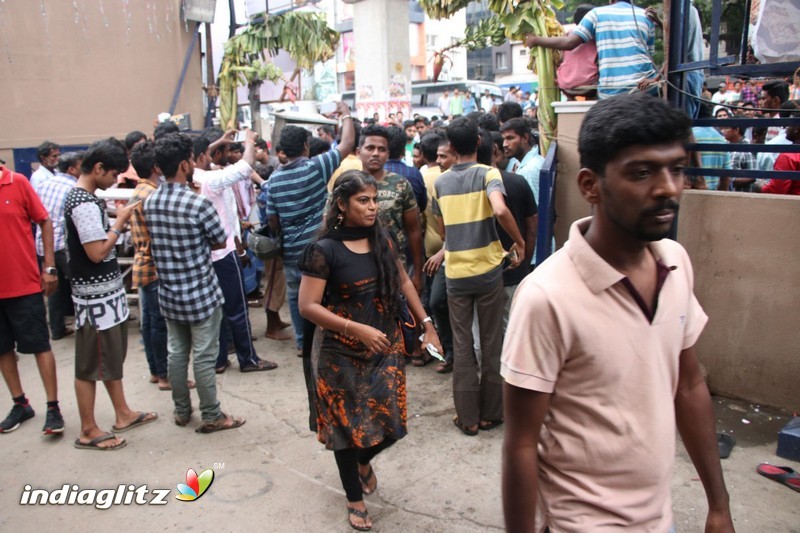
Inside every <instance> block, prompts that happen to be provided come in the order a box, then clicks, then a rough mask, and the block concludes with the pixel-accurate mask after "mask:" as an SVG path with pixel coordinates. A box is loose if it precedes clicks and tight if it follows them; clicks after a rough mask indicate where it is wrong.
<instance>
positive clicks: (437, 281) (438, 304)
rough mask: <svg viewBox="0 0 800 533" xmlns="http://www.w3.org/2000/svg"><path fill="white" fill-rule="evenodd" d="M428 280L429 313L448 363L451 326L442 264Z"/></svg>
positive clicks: (450, 354)
mask: <svg viewBox="0 0 800 533" xmlns="http://www.w3.org/2000/svg"><path fill="white" fill-rule="evenodd" d="M428 279H429V280H430V286H431V297H430V306H431V315H433V321H434V322H435V323H436V331H437V332H438V333H439V341H440V342H441V343H442V348H444V358H445V359H446V360H447V362H448V363H452V362H453V328H452V327H451V326H450V311H449V307H448V305H447V284H446V282H445V277H444V265H442V266H441V267H439V270H437V271H436V274H434V275H433V277H432V278H428Z"/></svg>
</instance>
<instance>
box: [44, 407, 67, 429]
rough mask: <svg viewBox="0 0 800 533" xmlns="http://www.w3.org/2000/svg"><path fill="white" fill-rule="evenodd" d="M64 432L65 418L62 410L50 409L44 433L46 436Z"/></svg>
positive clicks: (45, 420) (45, 421)
mask: <svg viewBox="0 0 800 533" xmlns="http://www.w3.org/2000/svg"><path fill="white" fill-rule="evenodd" d="M63 432H64V417H63V416H61V410H60V409H48V410H47V416H46V417H45V419H44V427H43V428H42V433H43V434H45V435H56V434H60V433H63Z"/></svg>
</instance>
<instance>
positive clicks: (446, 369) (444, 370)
mask: <svg viewBox="0 0 800 533" xmlns="http://www.w3.org/2000/svg"><path fill="white" fill-rule="evenodd" d="M452 371H453V363H452V362H450V363H439V364H438V365H436V373H437V374H449V373H450V372H452Z"/></svg>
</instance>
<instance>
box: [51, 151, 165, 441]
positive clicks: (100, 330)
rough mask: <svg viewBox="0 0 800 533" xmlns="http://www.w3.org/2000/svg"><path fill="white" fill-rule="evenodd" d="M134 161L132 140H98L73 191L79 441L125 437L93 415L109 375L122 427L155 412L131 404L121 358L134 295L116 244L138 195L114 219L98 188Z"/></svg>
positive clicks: (70, 236) (70, 250)
mask: <svg viewBox="0 0 800 533" xmlns="http://www.w3.org/2000/svg"><path fill="white" fill-rule="evenodd" d="M127 168H128V156H127V154H126V151H125V146H124V145H123V144H122V143H121V142H119V141H118V140H116V139H113V138H111V139H106V140H102V141H98V142H96V143H94V144H93V145H92V146H91V147H90V148H89V150H88V151H87V152H86V155H85V157H84V159H83V162H82V163H81V176H80V178H78V182H77V183H76V185H75V188H74V189H72V190H71V191H70V192H69V194H68V195H67V200H66V203H65V207H64V218H65V223H66V236H67V257H68V261H69V275H70V283H71V285H72V301H73V303H74V304H75V327H76V335H75V395H76V397H77V401H78V411H79V413H80V417H81V433H80V436H79V438H78V439H76V440H75V447H76V448H79V449H86V450H116V449H119V448H122V447H123V446H125V444H126V441H125V439H121V438H118V437H117V436H116V435H114V434H113V433H110V432H106V431H103V430H102V429H100V428H99V427H98V425H97V422H96V421H95V418H94V399H95V393H96V384H97V382H98V381H102V382H103V384H104V385H105V386H106V390H107V391H108V395H109V397H110V398H111V403H112V404H113V405H114V413H115V414H116V423H115V424H114V425H113V426H112V428H111V429H112V430H114V431H115V432H122V431H127V430H129V429H132V428H134V427H137V426H140V425H142V424H146V423H148V422H152V421H154V420H156V419H157V418H158V415H157V414H156V413H140V412H136V411H133V410H131V409H130V407H128V403H127V401H126V400H125V393H124V391H123V389H122V364H123V362H124V361H125V355H126V352H127V346H128V331H127V320H128V315H129V312H128V302H127V299H126V296H125V289H124V287H123V284H122V275H121V274H120V270H119V265H118V264H117V256H116V250H115V245H116V243H117V239H119V236H120V233H121V232H122V230H124V229H125V225H126V224H127V221H128V219H129V218H130V216H131V213H132V212H133V209H134V208H136V207H137V206H138V205H139V202H134V203H133V204H130V205H127V206H123V207H119V208H117V218H116V220H115V222H114V225H113V226H111V225H110V224H109V220H108V215H107V214H106V210H105V203H104V202H103V201H102V200H100V199H99V198H98V197H97V196H95V194H94V193H95V191H96V190H97V189H105V188H107V187H110V186H111V185H112V184H114V183H115V182H116V180H117V175H118V174H119V173H120V172H124V171H125V170H127Z"/></svg>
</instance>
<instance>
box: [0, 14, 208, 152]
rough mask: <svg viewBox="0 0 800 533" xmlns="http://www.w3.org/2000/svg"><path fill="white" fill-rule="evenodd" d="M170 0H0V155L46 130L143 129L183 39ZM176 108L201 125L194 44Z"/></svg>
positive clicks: (159, 104)
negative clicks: (110, 0)
mask: <svg viewBox="0 0 800 533" xmlns="http://www.w3.org/2000/svg"><path fill="white" fill-rule="evenodd" d="M193 27H194V23H189V24H188V26H187V25H185V24H184V22H183V21H182V20H181V12H180V0H158V1H150V2H121V1H113V2H109V1H107V0H106V1H102V0H82V1H81V2H67V1H62V0H58V1H56V0H46V1H45V0H43V1H41V2H38V1H37V2H34V1H20V0H17V1H14V2H0V34H2V39H0V94H2V95H3V98H1V99H0V117H2V122H1V124H2V127H0V158H2V159H5V160H6V161H7V162H8V163H9V165H11V164H12V162H13V156H12V153H11V149H12V148H27V147H33V146H37V145H38V144H40V143H41V142H42V141H43V140H45V139H48V140H52V141H54V142H57V143H59V144H82V143H89V142H91V141H94V140H96V139H99V138H102V137H107V136H109V135H116V136H120V135H124V134H125V133H127V132H129V131H131V130H135V129H138V130H142V131H144V132H146V133H151V132H152V131H153V120H154V119H155V117H156V115H157V114H158V113H160V112H164V111H168V110H169V106H170V103H171V101H172V95H173V92H174V90H175V87H176V85H177V82H178V78H179V77H180V72H181V67H182V65H183V60H184V56H185V54H186V51H187V50H188V47H189V43H190V41H191V37H192V33H191V28H193ZM175 112H176V113H191V118H192V125H193V127H202V123H203V119H204V115H203V93H202V81H201V76H200V47H199V45H198V46H197V47H196V48H195V55H194V57H193V58H192V60H191V62H190V65H189V70H188V72H187V75H186V80H185V82H184V85H183V90H182V92H181V94H180V97H179V99H178V104H177V107H176V108H175Z"/></svg>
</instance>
